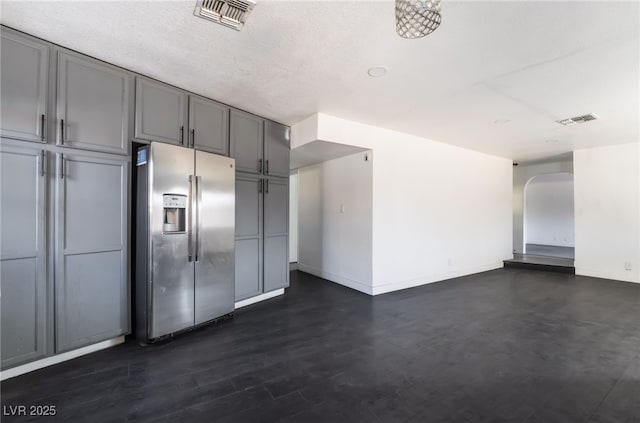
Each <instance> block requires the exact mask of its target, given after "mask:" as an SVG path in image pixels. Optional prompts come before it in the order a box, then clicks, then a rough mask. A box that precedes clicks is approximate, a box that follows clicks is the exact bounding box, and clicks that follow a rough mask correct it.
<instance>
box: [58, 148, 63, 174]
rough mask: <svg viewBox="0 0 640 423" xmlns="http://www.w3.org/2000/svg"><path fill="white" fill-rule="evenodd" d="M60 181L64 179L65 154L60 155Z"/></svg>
mask: <svg viewBox="0 0 640 423" xmlns="http://www.w3.org/2000/svg"><path fill="white" fill-rule="evenodd" d="M58 164H59V165H60V169H59V170H60V179H64V154H60V162H59V163H58Z"/></svg>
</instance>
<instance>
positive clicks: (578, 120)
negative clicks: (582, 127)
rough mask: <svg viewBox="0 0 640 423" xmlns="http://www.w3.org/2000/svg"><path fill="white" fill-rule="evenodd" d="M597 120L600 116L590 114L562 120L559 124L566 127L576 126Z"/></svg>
mask: <svg viewBox="0 0 640 423" xmlns="http://www.w3.org/2000/svg"><path fill="white" fill-rule="evenodd" d="M596 119H598V115H596V114H595V113H589V114H588V115H582V116H576V117H572V118H569V119H562V120H558V121H557V122H558V123H560V124H562V125H564V126H569V125H575V124H577V123H585V122H589V121H590V120H596Z"/></svg>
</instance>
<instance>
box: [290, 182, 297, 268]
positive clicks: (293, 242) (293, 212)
mask: <svg viewBox="0 0 640 423" xmlns="http://www.w3.org/2000/svg"><path fill="white" fill-rule="evenodd" d="M297 261H298V174H297V173H294V174H291V175H290V176H289V263H295V262H297Z"/></svg>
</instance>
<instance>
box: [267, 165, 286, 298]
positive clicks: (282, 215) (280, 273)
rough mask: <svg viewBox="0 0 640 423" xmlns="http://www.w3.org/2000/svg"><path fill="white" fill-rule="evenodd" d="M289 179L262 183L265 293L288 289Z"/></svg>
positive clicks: (273, 179)
mask: <svg viewBox="0 0 640 423" xmlns="http://www.w3.org/2000/svg"><path fill="white" fill-rule="evenodd" d="M288 217H289V184H288V179H275V178H272V179H265V180H264V247H263V248H264V284H263V285H264V292H269V291H273V290H274V289H278V288H285V287H287V286H289V248H288V246H289V243H288V242H289V219H288Z"/></svg>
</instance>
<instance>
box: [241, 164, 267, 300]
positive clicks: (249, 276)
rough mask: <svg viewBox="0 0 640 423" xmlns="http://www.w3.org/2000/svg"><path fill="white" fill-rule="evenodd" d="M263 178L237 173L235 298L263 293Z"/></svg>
mask: <svg viewBox="0 0 640 423" xmlns="http://www.w3.org/2000/svg"><path fill="white" fill-rule="evenodd" d="M262 185H263V184H262V179H260V178H259V177H257V176H251V175H238V176H236V258H235V260H236V301H239V300H243V299H245V298H249V297H253V296H256V295H258V294H260V293H261V292H262V225H263V216H262V213H263V195H262Z"/></svg>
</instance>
